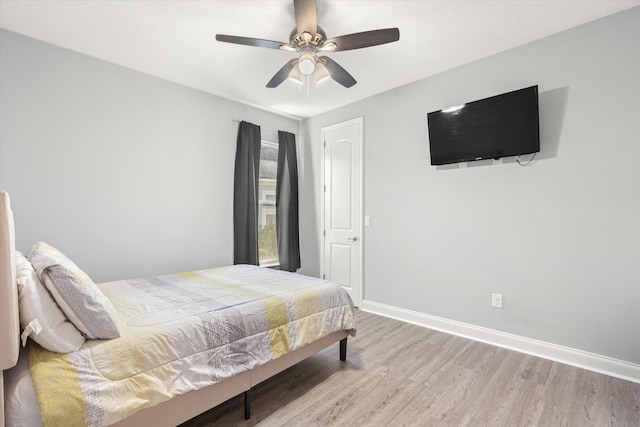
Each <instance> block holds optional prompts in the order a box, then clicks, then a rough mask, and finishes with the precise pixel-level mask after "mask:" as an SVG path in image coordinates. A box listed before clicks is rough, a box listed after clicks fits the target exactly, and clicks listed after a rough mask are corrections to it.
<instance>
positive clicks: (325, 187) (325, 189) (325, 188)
mask: <svg viewBox="0 0 640 427" xmlns="http://www.w3.org/2000/svg"><path fill="white" fill-rule="evenodd" d="M324 192H325V193H326V192H327V186H326V185H325V186H324Z"/></svg>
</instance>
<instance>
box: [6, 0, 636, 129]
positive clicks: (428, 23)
mask: <svg viewBox="0 0 640 427" xmlns="http://www.w3.org/2000/svg"><path fill="white" fill-rule="evenodd" d="M637 5H640V0H624V1H617V0H589V1H586V0H583V1H580V0H569V1H567V0H565V1H557V0H545V1H536V0H512V1H507V0H503V1H481V0H474V1H401V0H395V1H362V0H361V1H341V0H318V23H319V25H321V26H322V27H323V28H324V30H325V32H326V33H327V36H328V37H329V38H331V37H335V36H339V35H344V34H349V33H354V32H360V31H366V30H373V29H379V28H388V27H398V28H399V29H400V41H398V42H396V43H391V44H387V45H382V46H376V47H370V48H366V49H360V50H354V51H346V52H334V53H331V54H329V56H331V57H332V58H333V59H334V60H336V61H337V62H338V63H339V64H340V65H342V66H343V67H344V68H345V69H346V70H347V71H349V72H350V73H351V74H352V75H353V76H354V77H355V79H356V80H357V81H358V83H357V84H356V85H355V86H353V87H352V88H350V89H346V88H344V87H342V86H340V85H339V84H337V83H335V82H334V81H332V80H329V81H327V82H325V83H322V84H320V85H311V86H303V87H302V88H300V87H298V86H297V85H296V84H295V83H292V82H289V81H286V82H284V83H283V84H282V85H280V86H279V87H278V88H275V89H267V88H266V87H265V85H266V83H267V82H268V81H269V79H271V77H272V76H273V74H275V73H276V71H278V70H279V69H280V67H282V66H283V65H284V64H285V63H286V62H287V61H288V60H289V59H292V58H294V57H295V54H294V53H291V52H285V51H279V50H272V49H263V48H255V47H249V46H241V45H234V44H228V43H221V42H217V41H216V40H215V35H216V34H230V35H238V36H247V37H256V38H265V39H269V40H276V41H283V42H288V37H289V33H290V31H291V30H292V29H293V27H294V17H293V4H292V1H291V0H268V1H248V0H234V1H168V0H162V1H152V0H142V1H129V0H118V1H115V0H112V1H54V0H46V1H19V0H0V27H2V28H4V29H7V30H10V31H15V32H17V33H20V34H24V35H27V36H29V37H33V38H36V39H40V40H44V41H46V42H49V43H52V44H55V45H58V46H62V47H65V48H67V49H71V50H74V51H77V52H81V53H84V54H87V55H90V56H94V57H96V58H100V59H103V60H106V61H109V62H113V63H116V64H119V65H123V66H125V67H128V68H132V69H134V70H138V71H141V72H144V73H147V74H150V75H153V76H157V77H160V78H163V79H166V80H170V81H173V82H176V83H180V84H182V85H185V86H189V87H192V88H196V89H200V90H202V91H205V92H209V93H212V94H215V95H219V96H222V97H225V98H230V99H233V100H236V101H240V102H243V103H247V104H250V105H255V106H258V107H260V108H264V109H267V110H270V111H275V112H278V113H280V114H285V115H288V116H292V117H296V118H304V117H311V116H314V115H317V114H319V113H322V112H324V111H328V110H331V109H333V108H337V107H339V106H342V105H346V104H349V103H351V102H354V101H357V100H359V99H363V98H366V97H369V96H371V95H374V94H377V93H380V92H384V91H386V90H389V89H393V88H395V87H398V86H401V85H404V84H407V83H410V82H413V81H416V80H419V79H422V78H425V77H428V76H430V75H433V74H436V73H439V72H442V71H445V70H448V69H451V68H454V67H456V66H459V65H462V64H465V63H468V62H471V61H474V60H476V59H479V58H482V57H485V56H488V55H491V54H494V53H497V52H500V51H504V50H506V49H510V48H513V47H515V46H519V45H522V44H524V43H527V42H530V41H533V40H536V39H540V38H542V37H545V36H548V35H551V34H554V33H557V32H560V31H563V30H566V29H568V28H571V27H574V26H577V25H580V24H583V23H586V22H589V21H593V20H595V19H598V18H601V17H603V16H606V15H610V14H612V13H615V12H618V11H621V10H624V9H628V8H630V7H634V6H637Z"/></svg>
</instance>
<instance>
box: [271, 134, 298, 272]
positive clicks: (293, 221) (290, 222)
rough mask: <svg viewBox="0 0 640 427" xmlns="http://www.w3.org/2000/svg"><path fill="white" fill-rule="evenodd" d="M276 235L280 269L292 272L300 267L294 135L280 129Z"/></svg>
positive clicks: (296, 162)
mask: <svg viewBox="0 0 640 427" xmlns="http://www.w3.org/2000/svg"><path fill="white" fill-rule="evenodd" d="M276 234H277V238H278V258H279V261H280V269H281V270H287V271H296V270H297V269H299V268H300V240H299V225H298V160H297V157H296V136H295V135H294V134H292V133H289V132H283V131H278V172H277V180H276Z"/></svg>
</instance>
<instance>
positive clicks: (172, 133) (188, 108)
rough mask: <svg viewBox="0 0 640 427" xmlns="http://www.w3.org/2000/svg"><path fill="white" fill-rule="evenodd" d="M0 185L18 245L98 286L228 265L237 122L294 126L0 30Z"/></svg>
mask: <svg viewBox="0 0 640 427" xmlns="http://www.w3.org/2000/svg"><path fill="white" fill-rule="evenodd" d="M0 43H1V44H0V67H1V68H0V85H1V86H0V188H2V189H4V190H7V191H8V192H9V194H10V195H11V198H12V206H13V209H14V211H15V216H16V234H17V235H16V239H17V247H18V249H20V250H22V251H26V250H28V249H29V247H30V246H31V245H32V244H33V243H34V242H36V241H38V240H44V241H47V242H49V243H51V244H52V245H54V246H56V247H58V248H59V249H61V250H62V251H63V252H65V253H66V254H67V255H68V256H69V257H70V258H71V259H72V260H74V261H75V262H76V263H77V264H78V265H79V266H80V267H81V268H83V269H85V270H86V271H87V272H88V273H89V274H90V275H91V276H92V277H93V278H94V280H96V281H107V280H115V279H120V278H132V277H142V276H146V275H157V274H162V273H172V272H177V271H185V270H192V269H198V268H206V267H212V266H217V265H227V264H231V263H232V261H233V236H232V202H233V163H234V156H235V144H236V133H237V128H238V123H235V122H233V121H232V118H238V119H243V120H247V121H251V122H253V123H256V124H259V125H262V126H266V127H270V128H274V129H281V130H286V131H289V132H293V133H296V134H298V133H299V122H298V121H296V120H292V119H288V118H284V117H281V116H278V115H275V114H271V113H267V112H265V111H262V110H258V109H255V108H252V107H248V106H245V105H242V104H239V103H236V102H232V101H229V100H225V99H222V98H219V97H215V96H212V95H208V94H205V93H203V92H199V91H196V90H192V89H189V88H186V87H183V86H180V85H177V84H173V83H170V82H167V81H164V80H161V79H157V78H154V77H151V76H149V75H145V74H142V73H138V72H136V71H132V70H129V69H126V68H123V67H119V66H116V65H113V64H110V63H107V62H103V61H100V60H97V59H94V58H91V57H88V56H85V55H80V54H77V53H74V52H71V51H68V50H65V49H61V48H59V47H55V46H52V45H48V44H45V43H42V42H39V41H36V40H33V39H29V38H26V37H23V36H20V35H18V34H15V33H12V32H8V31H4V30H2V32H1V33H0Z"/></svg>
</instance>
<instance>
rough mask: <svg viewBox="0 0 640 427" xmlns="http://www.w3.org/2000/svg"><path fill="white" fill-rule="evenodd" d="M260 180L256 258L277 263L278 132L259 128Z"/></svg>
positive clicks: (269, 264) (270, 263)
mask: <svg viewBox="0 0 640 427" xmlns="http://www.w3.org/2000/svg"><path fill="white" fill-rule="evenodd" d="M261 133H262V141H261V147H260V181H259V184H258V187H259V188H258V191H259V195H258V260H259V262H260V265H262V266H274V265H278V240H277V237H276V176H277V175H276V172H277V169H278V143H277V140H278V134H277V132H274V131H270V130H268V129H265V128H261Z"/></svg>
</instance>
